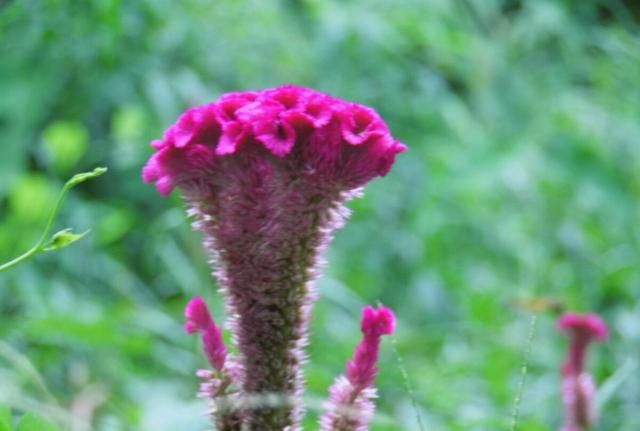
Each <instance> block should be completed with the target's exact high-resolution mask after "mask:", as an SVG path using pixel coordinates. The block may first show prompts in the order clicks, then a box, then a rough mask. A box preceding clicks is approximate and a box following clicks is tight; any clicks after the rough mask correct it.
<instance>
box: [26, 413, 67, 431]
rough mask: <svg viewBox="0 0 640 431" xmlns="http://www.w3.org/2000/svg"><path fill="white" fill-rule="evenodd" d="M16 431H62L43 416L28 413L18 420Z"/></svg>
mask: <svg viewBox="0 0 640 431" xmlns="http://www.w3.org/2000/svg"><path fill="white" fill-rule="evenodd" d="M16 431H60V428H58V427H57V426H56V425H54V424H53V423H52V422H50V421H49V420H47V419H45V418H43V417H41V416H38V415H36V414H34V413H27V414H25V415H24V416H23V417H22V419H20V422H18V426H17V427H16Z"/></svg>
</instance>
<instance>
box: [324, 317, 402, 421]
mask: <svg viewBox="0 0 640 431" xmlns="http://www.w3.org/2000/svg"><path fill="white" fill-rule="evenodd" d="M395 324H396V318H395V315H394V314H393V311H391V310H390V309H389V308H386V307H380V308H378V309H375V308H373V307H371V306H367V307H365V308H364V310H362V324H361V329H362V334H363V337H362V341H361V342H360V344H358V346H357V347H356V351H355V353H354V355H353V358H352V359H351V360H350V361H349V362H348V363H347V370H346V373H345V375H344V376H340V377H338V378H337V379H336V381H335V382H334V384H333V385H332V386H331V388H330V389H329V400H328V402H327V404H326V411H325V413H324V414H323V415H322V417H321V418H320V430H321V431H338V430H339V431H367V430H368V429H369V423H370V421H371V418H372V417H373V413H374V411H375V406H374V404H373V399H374V398H375V397H376V390H375V388H374V381H375V377H376V374H377V372H378V368H377V366H376V364H377V362H378V351H379V350H380V339H381V338H382V336H383V335H390V334H393V332H394V330H395Z"/></svg>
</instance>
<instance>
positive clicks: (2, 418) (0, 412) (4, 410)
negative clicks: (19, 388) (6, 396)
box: [0, 406, 13, 431]
mask: <svg viewBox="0 0 640 431" xmlns="http://www.w3.org/2000/svg"><path fill="white" fill-rule="evenodd" d="M0 431H13V425H12V422H11V410H10V409H9V407H6V406H0Z"/></svg>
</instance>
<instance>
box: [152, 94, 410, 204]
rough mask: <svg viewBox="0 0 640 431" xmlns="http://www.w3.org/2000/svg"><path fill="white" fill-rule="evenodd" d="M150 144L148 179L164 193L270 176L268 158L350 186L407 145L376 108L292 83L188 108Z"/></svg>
mask: <svg viewBox="0 0 640 431" xmlns="http://www.w3.org/2000/svg"><path fill="white" fill-rule="evenodd" d="M152 145H153V147H154V148H155V149H156V150H157V152H156V153H155V154H154V155H153V156H152V157H151V159H150V160H149V162H148V163H147V165H146V166H145V168H144V171H143V178H144V180H145V181H146V182H154V183H155V184H156V187H157V188H158V191H159V192H160V193H162V194H163V195H165V196H166V195H168V194H169V193H171V191H172V190H173V189H174V188H175V187H176V186H180V187H184V188H185V189H191V188H195V189H197V188H198V187H200V186H204V187H205V189H206V190H202V191H203V192H209V193H215V188H216V186H218V187H220V186H223V185H224V184H225V181H226V180H232V178H229V177H228V176H227V175H229V174H230V172H229V171H236V170H242V171H243V172H244V174H245V175H251V174H254V175H261V174H265V173H266V172H263V170H264V169H266V168H265V166H264V160H269V161H270V163H271V164H273V165H274V166H280V167H281V168H283V169H287V170H290V171H291V172H297V173H298V175H299V176H300V177H301V178H302V179H308V180H310V181H315V182H318V181H322V182H323V183H325V184H331V185H333V186H334V187H340V188H343V189H351V188H356V187H359V186H362V185H364V184H365V183H366V182H367V181H369V180H371V179H372V178H374V177H376V176H383V175H385V174H386V173H387V172H388V171H389V169H390V168H391V165H392V164H393V161H394V159H395V156H396V154H398V153H399V152H402V151H404V150H405V149H406V147H405V146H404V145H403V144H401V143H400V142H398V141H396V140H395V139H393V137H392V136H391V134H390V132H389V129H388V127H387V125H386V124H385V122H384V121H383V120H382V119H381V118H380V116H379V115H378V114H377V112H376V111H374V110H373V109H371V108H368V107H366V106H363V105H359V104H356V103H351V102H346V101H343V100H340V99H337V98H335V97H331V96H329V95H327V94H323V93H319V92H317V91H314V90H311V89H307V88H302V87H296V86H292V85H288V86H283V87H277V88H274V89H269V90H263V91H258V92H242V93H228V94H225V95H224V96H222V97H221V98H220V99H219V100H218V101H216V102H213V103H209V104H206V105H202V106H198V107H195V108H191V109H189V110H188V111H186V112H185V113H184V114H182V116H180V118H179V119H178V121H177V122H176V124H174V125H173V126H171V127H169V129H167V131H166V132H165V134H164V137H163V138H162V139H161V140H158V141H154V142H153V144H152ZM252 169H253V170H254V172H251V170H252ZM232 175H233V174H232Z"/></svg>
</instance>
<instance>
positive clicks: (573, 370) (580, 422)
mask: <svg viewBox="0 0 640 431" xmlns="http://www.w3.org/2000/svg"><path fill="white" fill-rule="evenodd" d="M558 327H559V328H560V329H561V330H563V331H566V332H567V333H568V334H569V339H570V344H569V351H568V353H567V358H566V360H565V362H564V365H563V366H562V399H563V404H564V408H565V422H564V424H563V426H562V428H561V431H586V430H587V429H589V428H590V427H591V426H592V425H593V424H594V423H595V421H596V419H597V414H596V411H595V392H596V386H595V383H594V380H593V377H591V375H590V374H589V373H588V372H587V371H585V369H584V368H585V361H586V354H587V348H588V346H589V345H590V344H591V343H592V342H593V341H604V340H606V339H607V336H608V331H607V325H606V324H605V322H604V321H603V320H602V319H601V318H600V316H598V315H597V314H593V313H587V314H577V313H566V314H564V315H562V316H561V317H560V319H559V320H558Z"/></svg>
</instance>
